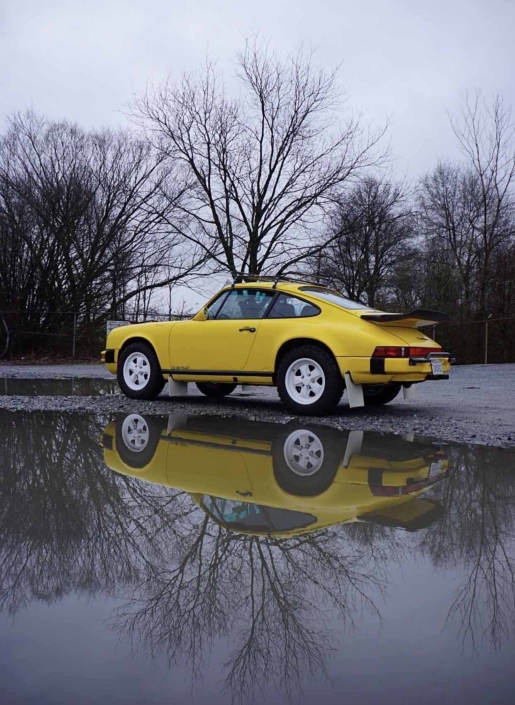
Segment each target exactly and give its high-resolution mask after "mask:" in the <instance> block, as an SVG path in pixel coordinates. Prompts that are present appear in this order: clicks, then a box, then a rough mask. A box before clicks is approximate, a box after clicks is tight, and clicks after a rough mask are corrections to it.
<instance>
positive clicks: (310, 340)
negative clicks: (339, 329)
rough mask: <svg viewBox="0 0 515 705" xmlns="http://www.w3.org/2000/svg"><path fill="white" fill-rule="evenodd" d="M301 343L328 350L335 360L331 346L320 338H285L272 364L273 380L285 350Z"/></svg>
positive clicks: (287, 350) (296, 346)
mask: <svg viewBox="0 0 515 705" xmlns="http://www.w3.org/2000/svg"><path fill="white" fill-rule="evenodd" d="M301 345H313V346H315V347H317V348H320V349H321V350H325V351H326V352H328V353H329V354H330V355H332V356H333V358H334V359H335V361H336V355H335V354H334V352H333V351H332V350H331V348H330V347H329V346H328V345H326V344H325V343H322V342H321V341H320V340H317V339H316V338H305V337H299V338H291V339H290V340H286V341H285V342H284V343H283V344H282V345H281V347H280V348H279V350H278V351H277V354H276V356H275V364H274V382H275V381H276V380H275V375H276V374H277V369H278V367H279V364H280V362H281V360H282V358H283V357H284V355H286V353H287V352H289V351H290V350H293V349H294V348H298V347H300V346H301Z"/></svg>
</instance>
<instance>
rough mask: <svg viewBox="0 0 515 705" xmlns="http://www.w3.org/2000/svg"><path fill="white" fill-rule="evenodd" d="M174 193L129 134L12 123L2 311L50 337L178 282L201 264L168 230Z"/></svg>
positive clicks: (3, 219)
mask: <svg viewBox="0 0 515 705" xmlns="http://www.w3.org/2000/svg"><path fill="white" fill-rule="evenodd" d="M177 185H178V181H176V180H175V178H174V175H173V173H172V170H171V165H170V164H168V163H165V160H164V158H163V156H162V155H159V154H156V153H155V152H153V150H152V149H151V147H150V146H149V144H148V143H146V142H143V141H141V140H139V139H136V138H134V137H133V136H132V135H130V134H128V133H127V132H123V131H115V132H113V131H110V130H103V131H100V132H87V131H85V130H82V129H81V128H79V127H77V126H76V125H73V124H70V123H67V122H51V121H47V120H45V119H43V118H41V117H38V116H36V115H35V114H33V113H27V114H25V115H16V116H14V117H13V118H12V119H11V120H10V122H9V127H8V130H7V132H6V134H5V135H4V136H3V137H2V138H1V139H0V311H2V312H13V314H14V312H15V313H16V314H17V315H20V314H22V315H23V324H22V327H25V328H27V329H28V330H30V331H32V332H35V333H41V334H45V333H53V334H55V333H56V332H59V331H60V329H61V326H62V325H64V323H65V322H66V323H67V325H68V326H70V312H74V313H75V314H76V315H77V316H78V317H79V319H80V321H81V322H82V323H83V324H85V325H89V324H91V323H92V322H94V321H95V320H96V319H97V318H98V317H102V316H105V314H106V313H107V312H111V315H113V316H119V315H123V314H124V311H125V305H126V304H127V303H128V302H131V301H132V300H133V299H135V297H138V296H140V297H141V295H142V294H144V293H145V292H148V291H155V290H156V289H158V288H160V287H164V286H167V285H168V284H169V283H170V282H175V281H178V280H181V279H182V278H183V277H184V276H186V274H187V273H189V272H191V271H193V270H194V268H195V264H196V263H197V261H198V259H197V258H196V252H195V250H194V248H192V247H191V246H189V247H188V248H187V249H186V248H184V247H183V243H182V242H181V238H180V236H179V235H178V234H177V233H173V232H171V231H170V228H169V226H168V225H167V221H168V220H169V219H170V213H171V211H172V210H173V209H174V207H175V198H176V197H177V188H178V186H177ZM164 193H166V197H165V196H164V195H163V194H164ZM4 315H5V314H4ZM15 327H16V324H15Z"/></svg>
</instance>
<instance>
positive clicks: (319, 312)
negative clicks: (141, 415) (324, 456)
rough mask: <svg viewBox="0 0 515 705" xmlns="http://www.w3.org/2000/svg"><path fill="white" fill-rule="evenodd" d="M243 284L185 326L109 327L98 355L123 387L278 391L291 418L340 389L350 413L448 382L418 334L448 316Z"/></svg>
mask: <svg viewBox="0 0 515 705" xmlns="http://www.w3.org/2000/svg"><path fill="white" fill-rule="evenodd" d="M241 279H242V278H241V277H240V279H237V280H235V282H234V283H233V284H232V285H227V286H225V287H224V288H223V289H222V290H221V291H220V292H219V293H218V294H217V295H216V296H215V297H214V298H213V299H212V300H211V301H210V302H209V303H208V304H207V306H205V308H203V309H202V310H201V311H199V312H198V313H197V314H196V316H194V317H193V318H192V319H191V320H189V321H167V322H164V323H142V324H137V325H130V326H125V327H122V328H116V329H115V330H113V331H112V332H111V333H110V334H109V336H108V338H107V343H106V348H107V349H106V350H104V352H103V353H102V359H103V360H104V362H105V364H106V365H107V368H108V369H109V370H110V371H111V372H112V373H114V374H117V377H118V383H119V385H120V387H121V389H122V391H123V392H124V393H125V394H126V395H127V396H129V397H133V398H135V399H153V398H155V397H157V396H158V394H160V392H161V391H162V389H163V387H164V384H165V382H166V380H167V379H168V380H169V381H170V392H171V393H172V394H173V393H180V392H181V391H185V388H186V386H187V385H186V384H185V383H187V382H196V384H197V387H198V388H199V390H200V391H201V392H202V393H204V394H206V395H207V396H212V397H223V396H225V395H227V394H230V393H231V392H232V391H233V390H234V389H235V388H236V385H237V384H252V385H267V386H276V387H277V388H278V391H279V395H280V397H281V399H282V401H283V402H284V403H285V404H286V405H287V406H288V407H289V408H290V409H292V410H293V411H295V412H296V413H301V414H302V413H303V414H322V413H328V412H331V411H332V410H333V409H334V408H335V407H336V405H337V404H338V402H339V401H340V399H341V397H342V394H343V391H344V389H345V388H346V389H347V392H348V395H349V403H350V406H351V407H357V406H364V405H368V404H371V405H374V404H386V403H388V402H390V401H392V399H394V398H395V397H396V396H397V395H398V394H399V392H400V390H401V388H402V387H404V388H405V390H407V389H408V388H409V387H411V385H413V384H417V383H419V382H424V381H426V380H436V379H438V380H439V379H447V377H448V375H447V373H448V371H449V366H450V360H449V357H450V356H449V353H447V352H443V351H442V349H441V347H440V346H439V345H438V344H437V343H435V341H434V340H431V338H428V337H427V335H424V334H423V333H422V332H421V331H420V330H419V327H421V326H428V325H436V324H438V323H441V322H443V321H447V320H449V319H448V316H447V315H446V314H443V313H438V312H435V311H420V310H417V311H412V312H410V313H405V314H401V313H384V312H381V311H377V310H374V309H370V308H367V307H366V306H362V305H361V304H358V303H356V302H354V301H349V299H346V298H345V297H343V296H342V295H341V294H339V293H338V292H337V291H333V290H331V289H327V288H323V287H321V286H318V285H315V284H309V283H302V282H292V281H284V280H281V279H276V280H269V279H267V278H265V277H252V278H251V281H242V280H241Z"/></svg>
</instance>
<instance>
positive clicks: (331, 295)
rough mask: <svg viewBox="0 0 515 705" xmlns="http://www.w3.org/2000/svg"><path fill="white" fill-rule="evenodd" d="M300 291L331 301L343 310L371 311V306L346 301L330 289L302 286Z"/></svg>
mask: <svg viewBox="0 0 515 705" xmlns="http://www.w3.org/2000/svg"><path fill="white" fill-rule="evenodd" d="M299 290H300V291H306V292H307V293H308V294H311V295H312V296H316V297H317V298H319V299H322V300H323V301H330V302H331V303H332V304H336V305H337V306H341V307H342V308H347V309H365V310H371V309H370V306H365V305H364V304H360V303H358V302H357V301H351V300H350V299H346V298H345V296H342V295H341V294H338V293H337V292H336V291H329V289H318V288H317V287H316V286H301V287H300V289H299Z"/></svg>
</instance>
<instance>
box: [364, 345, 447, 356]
mask: <svg viewBox="0 0 515 705" xmlns="http://www.w3.org/2000/svg"><path fill="white" fill-rule="evenodd" d="M441 350H442V348H417V347H409V348H404V347H391V346H390V347H383V346H380V347H377V348H376V349H375V350H374V354H373V357H427V355H428V354H429V353H435V352H436V353H437V352H440V351H441Z"/></svg>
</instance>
